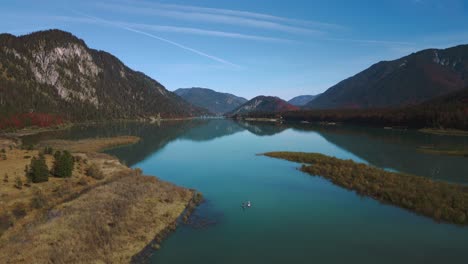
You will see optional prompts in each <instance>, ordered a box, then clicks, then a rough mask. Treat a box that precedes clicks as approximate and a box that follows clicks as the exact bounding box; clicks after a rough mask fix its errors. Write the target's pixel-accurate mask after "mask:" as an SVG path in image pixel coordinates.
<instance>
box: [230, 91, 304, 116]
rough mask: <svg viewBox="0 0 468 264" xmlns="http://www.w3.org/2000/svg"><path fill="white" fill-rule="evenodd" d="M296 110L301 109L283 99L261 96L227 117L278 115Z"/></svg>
mask: <svg viewBox="0 0 468 264" xmlns="http://www.w3.org/2000/svg"><path fill="white" fill-rule="evenodd" d="M296 110H299V107H297V106H294V105H291V104H289V103H288V102H286V101H284V100H283V99H281V98H278V97H274V96H263V95H260V96H257V97H255V98H253V99H251V100H249V101H248V102H246V103H245V104H243V105H241V106H239V107H238V108H237V109H235V110H233V111H231V112H229V113H228V114H227V115H231V116H232V115H243V114H248V113H252V112H268V113H277V112H285V111H296Z"/></svg>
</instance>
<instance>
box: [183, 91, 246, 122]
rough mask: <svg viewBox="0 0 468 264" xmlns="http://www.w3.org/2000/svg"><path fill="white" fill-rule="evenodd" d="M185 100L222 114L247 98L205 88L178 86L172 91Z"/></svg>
mask: <svg viewBox="0 0 468 264" xmlns="http://www.w3.org/2000/svg"><path fill="white" fill-rule="evenodd" d="M174 93H176V94H177V95H179V96H180V97H182V98H183V99H184V100H186V101H187V102H189V103H191V104H193V105H195V106H198V107H202V108H205V109H207V110H208V111H210V112H211V113H213V114H217V115H222V114H224V113H227V112H229V111H232V110H234V109H235V108H237V107H239V106H240V105H242V104H243V103H245V102H247V99H245V98H242V97H238V96H235V95H233V94H230V93H220V92H216V91H214V90H211V89H207V88H199V87H193V88H180V89H177V90H175V91H174Z"/></svg>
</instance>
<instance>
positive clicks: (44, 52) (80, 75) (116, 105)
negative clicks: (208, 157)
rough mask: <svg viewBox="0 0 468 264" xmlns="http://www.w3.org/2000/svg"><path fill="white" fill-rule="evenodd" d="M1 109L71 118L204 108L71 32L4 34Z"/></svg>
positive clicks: (0, 67) (0, 58)
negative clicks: (93, 47) (187, 100)
mask: <svg viewBox="0 0 468 264" xmlns="http://www.w3.org/2000/svg"><path fill="white" fill-rule="evenodd" d="M0 97H1V98H0V110H2V112H3V113H7V114H8V113H9V114H17V113H23V112H44V113H53V114H62V115H64V117H65V118H66V119H70V120H89V119H109V118H110V119H117V118H131V119H134V118H149V117H154V116H157V115H158V114H160V115H161V116H162V117H182V116H195V115H199V114H202V113H203V112H204V111H203V110H201V109H200V108H198V107H194V106H192V105H191V104H189V103H187V102H185V101H183V100H182V99H181V98H180V97H178V96H177V95H175V94H173V93H171V92H169V91H168V90H166V89H165V88H164V86H162V85H161V84H160V83H158V82H157V81H155V80H153V79H151V78H150V77H148V76H146V75H144V74H143V73H140V72H136V71H133V70H131V69H130V68H128V67H127V66H125V65H124V64H123V63H122V62H121V61H120V60H118V59H117V58H115V57H114V56H112V55H111V54H109V53H106V52H103V51H97V50H93V49H90V48H88V47H87V46H86V44H85V43H84V41H82V40H80V39H78V38H76V37H75V36H73V35H72V34H70V33H67V32H63V31H60V30H48V31H42V32H36V33H32V34H30V35H26V36H21V37H15V36H13V35H9V34H2V35H0Z"/></svg>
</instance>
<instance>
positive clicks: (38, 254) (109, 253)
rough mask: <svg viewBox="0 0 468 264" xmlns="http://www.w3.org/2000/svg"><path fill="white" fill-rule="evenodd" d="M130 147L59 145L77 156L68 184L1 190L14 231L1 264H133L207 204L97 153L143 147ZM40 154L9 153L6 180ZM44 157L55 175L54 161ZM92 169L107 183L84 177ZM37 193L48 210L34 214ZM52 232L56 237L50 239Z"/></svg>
mask: <svg viewBox="0 0 468 264" xmlns="http://www.w3.org/2000/svg"><path fill="white" fill-rule="evenodd" d="M124 139H125V140H122V137H121V138H119V137H116V138H105V139H103V140H104V141H102V142H103V143H102V144H97V143H98V142H99V140H100V139H90V140H81V141H75V142H73V141H68V142H63V141H61V142H60V143H62V145H60V144H59V145H58V147H57V149H65V148H61V147H60V146H63V145H65V146H68V145H69V146H68V147H69V148H71V149H70V150H74V151H73V152H72V155H73V157H74V159H75V160H76V161H75V166H74V170H73V175H72V176H71V177H70V178H68V179H63V178H55V177H52V176H49V177H50V178H49V181H47V182H44V183H32V184H31V187H25V186H23V187H22V188H21V189H16V188H14V187H13V183H11V185H10V183H8V184H6V185H5V184H4V183H3V185H0V194H2V197H3V198H2V201H1V203H2V207H1V208H0V222H2V221H4V220H5V218H4V216H8V217H9V219H10V220H11V223H12V225H11V226H10V227H7V229H5V230H3V231H1V230H0V246H1V247H2V251H1V252H0V258H2V259H7V260H9V261H8V262H7V263H17V262H20V263H31V262H35V261H36V262H50V261H59V262H60V261H62V262H77V261H78V262H112V263H128V262H130V261H132V259H134V258H137V256H138V255H139V254H140V253H141V252H143V251H144V250H145V249H146V248H148V247H152V248H154V244H153V243H154V241H158V245H159V244H160V243H161V242H162V241H163V240H164V239H165V238H166V237H167V236H168V235H169V234H170V233H171V232H172V231H174V230H175V228H176V227H177V221H178V219H186V218H188V217H189V215H190V214H191V213H192V212H193V210H194V209H195V208H196V206H197V205H198V204H199V203H200V202H201V198H200V197H201V194H199V193H198V192H196V191H195V190H192V189H187V188H183V187H179V186H176V185H174V184H172V183H169V182H165V181H162V180H159V179H158V178H157V177H155V176H145V175H142V172H141V170H140V169H131V168H129V167H127V166H126V165H123V164H122V163H120V161H119V160H118V159H117V158H115V157H113V156H110V155H107V154H103V153H98V152H97V151H101V150H103V149H106V147H116V146H118V145H116V142H120V144H132V143H135V142H137V141H138V140H139V138H135V137H132V138H124ZM63 143H65V144H63ZM38 153H39V152H38V150H23V149H18V148H16V147H15V148H12V149H8V150H7V152H6V155H7V156H8V160H5V161H1V162H4V164H3V165H2V163H0V166H2V167H4V168H10V169H8V173H10V174H11V175H12V176H13V175H18V174H20V173H21V171H22V170H23V169H24V164H28V163H29V160H28V159H25V158H23V156H25V157H26V156H36V155H37V154H38ZM45 156H46V163H47V165H48V167H49V168H50V167H51V166H52V164H53V156H52V155H45ZM5 162H8V163H5ZM6 164H10V165H6ZM93 164H96V166H98V167H99V170H100V171H101V172H102V174H103V176H102V177H103V178H94V177H91V176H88V175H86V171H87V168H89V167H90V166H91V165H93ZM5 166H6V167H5ZM13 169H14V170H13ZM11 182H13V179H11ZM24 182H25V180H24ZM36 190H41V193H42V197H43V199H45V201H46V202H47V206H46V207H43V208H42V209H41V208H39V209H34V208H32V207H29V206H28V204H29V200H30V199H34V197H35V196H34V195H35V194H34V193H35V191H36ZM57 190H58V191H57ZM5 195H6V196H5ZM17 197H18V198H17ZM31 201H32V200H31ZM96 201H99V202H96ZM17 204H22V205H23V208H24V209H23V210H24V215H21V216H16V214H15V213H14V212H16V211H15V208H16V207H17ZM22 214H23V213H22ZM2 217H3V218H2ZM10 220H9V221H10ZM0 224H1V223H0ZM25 228H27V229H28V232H25V231H24V230H25ZM47 230H54V232H53V233H50V234H49V233H48V231H47ZM95 236H99V237H95ZM69 237H74V238H75V239H73V240H70V239H68V238H69ZM103 239H104V240H103ZM21 241H27V242H28V243H26V244H24V243H23V242H21ZM56 241H62V242H61V243H58V244H57V243H55V242H56ZM87 241H97V242H93V243H94V244H93V243H89V242H87ZM99 241H101V242H102V243H103V244H99V243H101V242H99ZM104 241H108V242H105V243H104ZM108 245H111V248H108ZM158 247H159V246H158Z"/></svg>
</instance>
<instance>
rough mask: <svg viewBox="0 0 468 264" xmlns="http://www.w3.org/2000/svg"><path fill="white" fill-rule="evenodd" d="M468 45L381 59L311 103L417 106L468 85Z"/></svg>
mask: <svg viewBox="0 0 468 264" xmlns="http://www.w3.org/2000/svg"><path fill="white" fill-rule="evenodd" d="M467 76H468V45H460V46H456V47H452V48H448V49H427V50H422V51H419V52H417V53H413V54H410V55H408V56H406V57H403V58H400V59H397V60H393V61H381V62H379V63H376V64H374V65H372V66H371V67H369V68H368V69H366V70H364V71H362V72H360V73H358V74H356V75H355V76H353V77H350V78H348V79H346V80H343V81H341V82H340V83H338V84H336V85H335V86H333V87H331V88H329V89H328V90H327V91H325V92H324V93H323V94H321V95H320V96H319V97H317V98H316V99H314V100H313V101H311V102H310V103H308V104H307V106H306V107H308V108H312V109H340V108H350V109H362V108H387V107H401V106H409V105H415V104H419V103H422V102H425V101H427V100H431V99H433V98H436V97H438V96H442V95H445V94H449V93H452V92H455V91H459V90H461V89H463V88H465V87H467V86H468V78H467Z"/></svg>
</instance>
